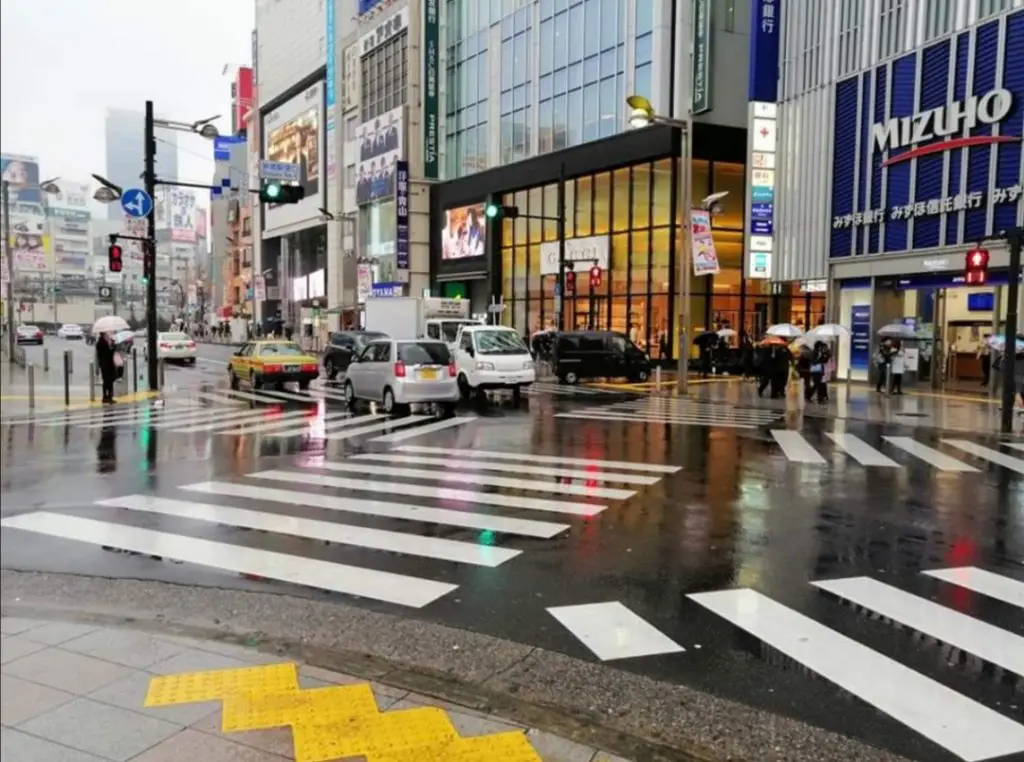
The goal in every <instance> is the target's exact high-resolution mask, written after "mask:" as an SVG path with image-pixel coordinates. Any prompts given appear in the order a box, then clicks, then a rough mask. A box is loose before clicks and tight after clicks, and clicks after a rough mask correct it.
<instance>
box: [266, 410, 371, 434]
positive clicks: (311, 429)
mask: <svg viewBox="0 0 1024 762" xmlns="http://www.w3.org/2000/svg"><path fill="white" fill-rule="evenodd" d="M381 418H387V416H386V415H384V414H383V413H367V414H366V415H356V416H352V417H349V418H342V419H341V420H338V421H327V420H326V419H312V418H311V419H310V421H309V423H303V424H302V425H301V426H292V427H291V428H287V429H280V430H278V431H273V432H269V436H272V437H274V438H276V439H287V438H290V437H301V436H305V435H307V434H308V435H310V436H312V437H317V436H322V435H324V434H326V433H328V432H331V431H337V430H338V429H344V428H348V427H349V426H354V425H355V424H357V423H370V422H371V421H379V420H380V419H381Z"/></svg>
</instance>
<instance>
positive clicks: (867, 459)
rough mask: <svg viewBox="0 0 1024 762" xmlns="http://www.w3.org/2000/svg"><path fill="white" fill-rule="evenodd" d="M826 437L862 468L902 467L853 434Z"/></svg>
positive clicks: (828, 435)
mask: <svg viewBox="0 0 1024 762" xmlns="http://www.w3.org/2000/svg"><path fill="white" fill-rule="evenodd" d="M825 436H827V437H828V438H829V439H831V440H832V441H833V442H835V443H836V446H838V447H839V449H841V450H843V451H844V452H845V453H846V454H847V455H849V456H850V457H851V458H853V459H854V460H855V461H857V462H858V463H860V464H861V465H862V466H883V467H885V468H899V467H900V464H899V463H897V462H896V461H895V460H893V459H892V458H889V457H887V456H885V455H883V454H882V453H880V452H879V451H878V450H876V449H875V448H874V447H872V446H871V445H869V444H868V443H867V442H865V441H864V440H863V439H861V438H860V437H855V436H854V435H853V434H825Z"/></svg>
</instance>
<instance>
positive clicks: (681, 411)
mask: <svg viewBox="0 0 1024 762" xmlns="http://www.w3.org/2000/svg"><path fill="white" fill-rule="evenodd" d="M590 410H594V411H600V412H607V413H613V414H615V415H656V416H670V417H679V418H706V419H708V420H715V421H742V422H744V423H748V422H750V423H757V422H771V421H774V420H775V419H776V418H780V417H781V416H778V415H763V414H760V413H746V412H743V411H737V412H724V411H721V412H720V411H717V410H708V409H706V408H659V407H647V406H644V407H636V406H634V407H617V406H615V405H608V406H606V407H601V408H589V410H588V412H589V411H590Z"/></svg>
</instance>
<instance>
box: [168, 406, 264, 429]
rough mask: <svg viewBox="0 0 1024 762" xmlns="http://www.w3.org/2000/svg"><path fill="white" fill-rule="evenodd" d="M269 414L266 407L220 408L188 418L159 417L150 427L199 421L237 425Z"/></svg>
mask: <svg viewBox="0 0 1024 762" xmlns="http://www.w3.org/2000/svg"><path fill="white" fill-rule="evenodd" d="M266 414H267V410H266V408H251V407H247V408H245V410H238V409H237V408H232V409H230V410H228V411H227V412H223V413H222V412H221V411H219V410H214V409H212V408H211V409H209V410H207V411H206V413H205V414H204V415H201V416H200V415H196V416H190V417H188V418H177V417H164V418H161V419H159V420H158V421H157V422H156V423H153V424H151V425H150V428H154V429H174V428H179V427H184V426H191V425H193V424H195V423H197V422H199V421H207V422H208V421H216V422H218V423H224V422H226V421H234V425H235V426H240V425H241V424H242V423H245V422H248V421H250V420H253V421H256V420H261V419H262V418H263V416H265V415H266Z"/></svg>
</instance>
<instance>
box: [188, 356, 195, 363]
mask: <svg viewBox="0 0 1024 762" xmlns="http://www.w3.org/2000/svg"><path fill="white" fill-rule="evenodd" d="M188 364H189V365H195V364H196V358H194V357H190V358H188Z"/></svg>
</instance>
